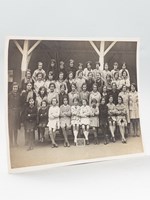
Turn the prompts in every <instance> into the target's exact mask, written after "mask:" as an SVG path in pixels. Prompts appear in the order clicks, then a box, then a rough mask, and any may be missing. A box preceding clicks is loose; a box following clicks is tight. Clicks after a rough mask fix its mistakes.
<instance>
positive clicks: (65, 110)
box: [60, 97, 71, 147]
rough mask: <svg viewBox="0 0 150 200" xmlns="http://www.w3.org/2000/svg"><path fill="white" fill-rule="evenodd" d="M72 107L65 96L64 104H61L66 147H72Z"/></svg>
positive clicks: (61, 125)
mask: <svg viewBox="0 0 150 200" xmlns="http://www.w3.org/2000/svg"><path fill="white" fill-rule="evenodd" d="M70 117H71V107H70V105H68V98H67V97H64V99H63V105H61V106H60V127H61V129H62V133H63V136H64V147H70V144H69V141H68V131H69V129H70V127H71V119H70Z"/></svg>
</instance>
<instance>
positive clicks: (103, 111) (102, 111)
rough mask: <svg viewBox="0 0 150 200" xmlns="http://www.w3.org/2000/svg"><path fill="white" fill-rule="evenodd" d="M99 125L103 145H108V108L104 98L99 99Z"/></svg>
mask: <svg viewBox="0 0 150 200" xmlns="http://www.w3.org/2000/svg"><path fill="white" fill-rule="evenodd" d="M99 124H100V127H101V129H102V133H103V135H104V144H105V145H106V144H108V143H109V139H108V107H107V105H106V100H105V98H104V97H102V98H101V101H100V106H99Z"/></svg>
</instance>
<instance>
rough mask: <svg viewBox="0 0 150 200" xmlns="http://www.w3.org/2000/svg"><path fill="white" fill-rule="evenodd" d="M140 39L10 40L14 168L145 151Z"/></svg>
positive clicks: (10, 125)
mask: <svg viewBox="0 0 150 200" xmlns="http://www.w3.org/2000/svg"><path fill="white" fill-rule="evenodd" d="M138 60H139V41H138V40H134V39H132V40H128V39H126V38H125V39H121V40H120V39H117V38H115V39H111V40H110V39H103V38H100V39H95V38H92V39H91V38H89V39H88V38H86V39H85V38H82V39H81V38H75V39H70V38H62V39H60V38H50V39H47V38H42V39H41V38H39V39H38V38H35V39H34V38H19V37H18V38H17V37H16V38H9V39H8V49H7V69H8V70H7V76H8V78H7V80H8V91H7V92H8V151H9V161H10V166H9V168H10V171H11V170H12V171H13V170H17V169H24V170H25V169H27V168H31V167H35V168H36V167H37V166H41V167H42V166H43V168H44V167H45V166H49V167H51V166H57V165H70V164H76V163H85V162H93V161H100V160H103V159H104V160H105V159H106V160H107V159H111V158H117V157H119V158H120V157H123V156H132V155H137V154H142V153H144V147H143V141H142V133H141V127H140V113H139V107H140V105H139V93H140V91H139V83H138V68H139V67H140V66H139V62H138Z"/></svg>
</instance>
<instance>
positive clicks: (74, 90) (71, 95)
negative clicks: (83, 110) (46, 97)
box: [68, 83, 79, 106]
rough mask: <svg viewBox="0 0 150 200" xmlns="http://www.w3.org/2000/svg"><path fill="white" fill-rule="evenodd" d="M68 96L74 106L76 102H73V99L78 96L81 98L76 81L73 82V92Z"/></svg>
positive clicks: (70, 103)
mask: <svg viewBox="0 0 150 200" xmlns="http://www.w3.org/2000/svg"><path fill="white" fill-rule="evenodd" d="M68 98H69V105H70V106H72V105H73V104H74V103H73V99H74V98H78V99H79V92H78V91H77V87H76V84H75V83H73V84H72V85H71V92H69V94H68Z"/></svg>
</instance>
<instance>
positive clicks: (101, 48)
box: [99, 41, 105, 70]
mask: <svg viewBox="0 0 150 200" xmlns="http://www.w3.org/2000/svg"><path fill="white" fill-rule="evenodd" d="M104 50H105V41H101V42H100V57H99V62H100V64H101V66H100V68H101V69H102V70H103V68H104V56H105V55H104Z"/></svg>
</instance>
